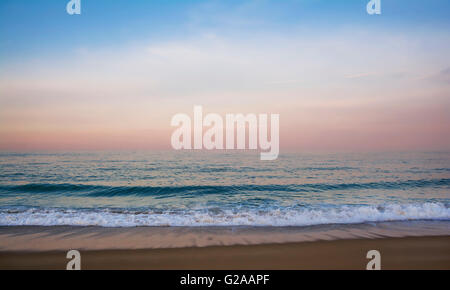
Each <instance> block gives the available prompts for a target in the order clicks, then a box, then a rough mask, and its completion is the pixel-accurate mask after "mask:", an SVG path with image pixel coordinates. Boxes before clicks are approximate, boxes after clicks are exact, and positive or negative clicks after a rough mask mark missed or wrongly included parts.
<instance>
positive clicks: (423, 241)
mask: <svg viewBox="0 0 450 290" xmlns="http://www.w3.org/2000/svg"><path fill="white" fill-rule="evenodd" d="M449 224H450V223H449V222H446V221H443V222H439V221H416V222H389V223H370V224H353V225H321V226H311V227H134V228H103V227H73V226H51V227H41V226H17V227H0V269H65V267H66V263H67V262H68V259H66V253H67V252H68V251H69V250H72V249H76V250H79V251H80V253H81V267H82V269H180V270H181V269H189V270H191V269H201V270H212V269H228V270H233V269H235V270H244V269H254V270H256V269H266V270H277V269H361V270H362V269H365V268H366V265H367V263H368V261H369V260H368V259H367V258H366V254H367V252H368V251H369V250H378V251H380V253H381V264H382V269H449V270H450V226H449Z"/></svg>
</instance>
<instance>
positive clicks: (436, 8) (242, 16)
mask: <svg viewBox="0 0 450 290" xmlns="http://www.w3.org/2000/svg"><path fill="white" fill-rule="evenodd" d="M67 2H68V1H66V0H39V1H29V0H2V1H0V37H1V42H0V57H1V61H2V63H4V62H5V61H8V60H11V61H12V60H14V59H16V58H20V57H27V56H35V55H45V54H53V53H61V51H67V50H70V48H73V47H77V46H82V47H86V46H88V47H96V46H115V47H118V46H121V45H125V44H127V43H136V42H141V41H145V42H151V41H160V40H166V39H171V38H172V39H176V38H182V37H186V36H190V35H195V34H198V33H207V32H210V33H220V34H222V35H228V36H235V37H239V36H240V37H251V35H252V34H255V33H256V34H261V33H270V32H276V33H284V34H295V33H296V31H297V30H298V29H307V30H310V31H315V30H317V31H320V30H327V31H331V32H332V31H333V30H334V29H338V28H339V27H342V26H360V27H361V26H362V27H366V28H367V29H386V30H390V29H406V30H414V29H418V28H419V29H420V28H424V27H427V26H432V27H433V29H449V27H450V26H449V23H450V20H449V19H450V17H449V14H450V12H449V11H450V2H449V1H445V0H429V1H419V0H383V1H382V7H383V14H382V15H381V16H368V15H367V14H366V13H365V6H366V4H367V2H368V1H366V0H349V1H330V0H328V1H325V0H296V1H295V0H284V1H283V0H281V1H279V0H277V1H265V0H261V1H246V0H242V1H240V0H239V1H238V0H232V1H200V0H170V1H165V0H156V1H155V0H150V1H149V0H133V1H130V0H82V15H80V16H70V15H68V14H66V12H65V6H66V4H67Z"/></svg>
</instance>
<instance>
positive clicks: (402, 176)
mask: <svg viewBox="0 0 450 290" xmlns="http://www.w3.org/2000/svg"><path fill="white" fill-rule="evenodd" d="M411 220H439V221H450V153H353V154H349V153H347V154H344V153H339V154H312V153H311V154H306V153H304V154H300V153H296V154H281V155H280V156H279V158H278V160H276V161H260V159H259V154H258V153H256V152H239V151H228V152H205V151H202V152H192V151H167V152H144V151H142V152H82V153H80V152H79V153H0V226H18V225H43V226H53V225H75V226H102V227H135V226H273V227H281V226H309V225H321V224H353V223H371V222H383V221H411Z"/></svg>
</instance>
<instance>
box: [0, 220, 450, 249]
mask: <svg viewBox="0 0 450 290" xmlns="http://www.w3.org/2000/svg"><path fill="white" fill-rule="evenodd" d="M420 236H450V221H399V222H380V223H362V224H328V225H314V226H306V227H249V226H234V227H231V226H227V227H220V226H214V227H127V228H106V227H96V226H91V227H85V226H78V227H77V226H0V251H2V252H5V251H14V252H23V251H24V252H33V251H35V252H42V251H66V250H68V249H78V250H131V249H133V250H139V249H164V248H192V247H211V246H234V245H261V244H286V243H299V242H314V241H332V240H352V239H379V238H400V237H420Z"/></svg>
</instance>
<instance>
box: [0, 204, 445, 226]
mask: <svg viewBox="0 0 450 290" xmlns="http://www.w3.org/2000/svg"><path fill="white" fill-rule="evenodd" d="M404 220H450V208H449V207H447V206H446V205H445V204H442V203H423V204H403V205H400V204H388V205H385V206H382V207H381V206H340V207H335V208H325V207H324V208H319V209H308V208H303V209H292V208H290V209H289V208H285V209H271V210H268V209H267V210H260V209H258V210H239V211H236V210H235V211H232V210H221V211H217V210H216V211H208V210H193V211H184V212H176V213H174V212H170V213H168V212H158V213H156V212H151V211H149V212H146V213H142V212H140V213H133V212H116V211H115V212H111V211H110V210H62V209H37V208H35V209H28V210H24V211H18V212H12V211H11V210H9V211H8V210H6V209H3V210H1V211H0V225H1V226H24V225H28V226H30V225H35V226H38V225H39V226H56V225H72V226H102V227H136V226H238V225H245V226H308V225H319V224H352V223H363V222H382V221H404Z"/></svg>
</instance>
